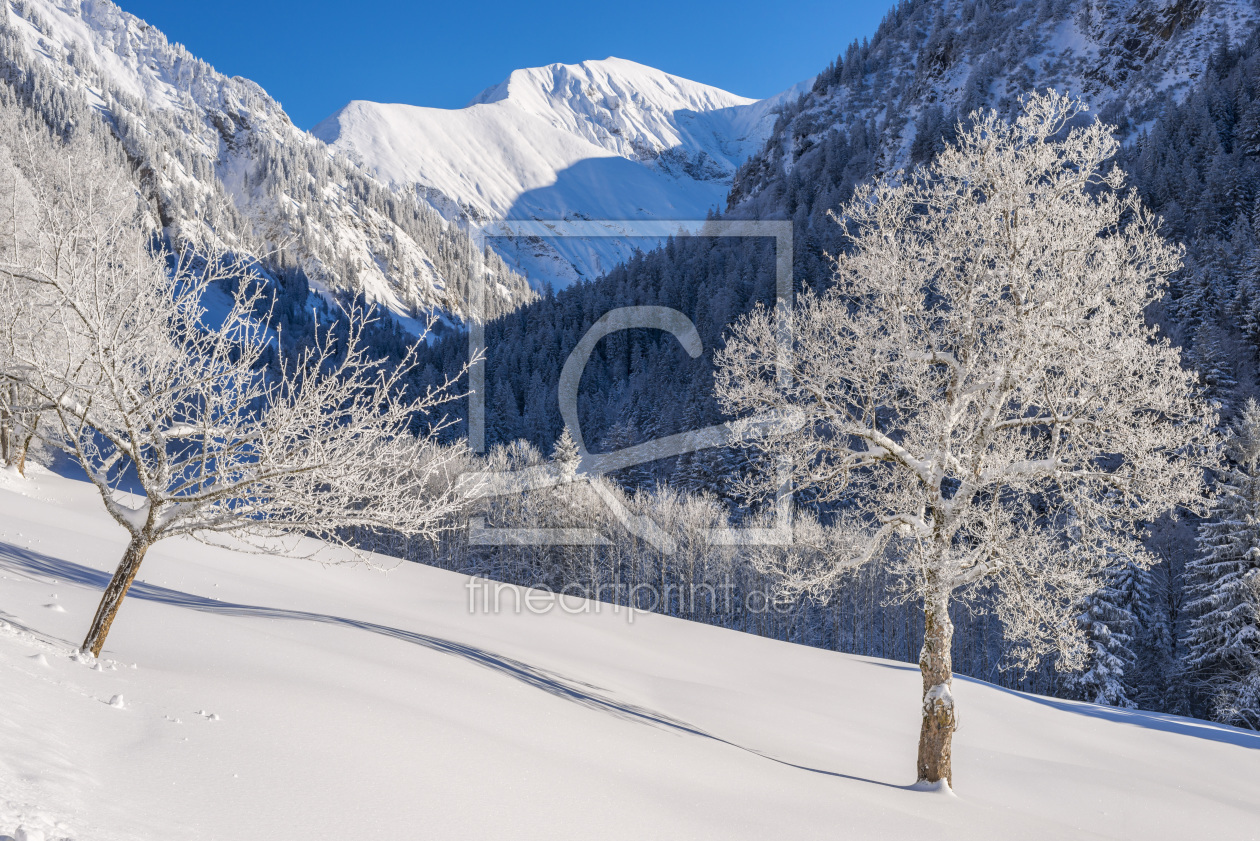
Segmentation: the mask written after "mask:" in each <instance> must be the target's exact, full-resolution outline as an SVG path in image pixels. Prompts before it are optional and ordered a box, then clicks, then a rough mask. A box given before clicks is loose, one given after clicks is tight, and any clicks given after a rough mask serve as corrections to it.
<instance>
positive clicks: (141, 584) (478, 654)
mask: <svg viewBox="0 0 1260 841" xmlns="http://www.w3.org/2000/svg"><path fill="white" fill-rule="evenodd" d="M0 567H2V568H5V569H8V570H10V571H13V572H18V573H26V574H28V575H38V576H46V577H49V578H55V579H57V580H58V581H59V582H67V583H70V584H78V585H81V586H83V587H88V588H91V589H94V590H103V589H104V588H105V585H106V584H108V583H109V579H110V574H109V573H106V572H102V571H100V570H96V569H92V568H90V567H86V566H83V565H82V564H76V563H74V562H72V561H67V560H63V559H61V558H54V557H52V556H50V555H45V554H43V553H41V552H35V551H32V550H31V549H23V548H21V547H18V546H13V545H11V544H7V543H2V542H0ZM127 597H128V598H130V599H141V600H143V601H149V602H157V603H160V604H166V605H172V606H175V607H183V608H187V609H189V610H196V611H200V612H202V613H212V614H217V615H220V616H239V617H248V618H258V619H284V620H290V621H299V622H317V623H320V624H327V625H338V626H342V627H346V628H353V629H356V630H360V631H367V632H369V633H373V634H379V635H381V636H386V637H392V638H393V639H397V640H401V641H402V642H406V643H411V644H413V645H419V646H421V647H423V648H427V649H429V650H431V651H437V652H440V653H443V654H450V655H452V656H455V657H459V658H462V659H464V660H466V661H468V662H470V663H473V664H475V665H478V666H481V667H483V668H486V669H490V670H491V671H493V672H497V673H498V674H501V675H503V676H505V677H509V678H512V679H514V680H517V681H520V682H521V683H524V684H525V685H527V686H530V687H533V688H534V689H538V690H541V691H543V692H546V693H548V694H549V695H553V696H555V697H557V698H561V699H563V700H565V701H569V702H571V703H574V704H577V705H578V706H581V707H585V708H586V709H589V710H594V711H596V712H602V713H607V714H610V715H614V716H616V717H617V718H620V719H623V720H626V721H634V722H638V723H640V724H647V725H649V726H652V727H657V728H660V729H663V730H667V731H672V732H675V733H680V734H684V735H688V736H696V737H699V738H702V739H708V740H711V741H714V742H719V743H721V744H724V745H728V746H730V747H733V748H736V749H738V750H741V751H744V752H746V753H751V754H753V755H754V756H757V757H760V758H762V759H766V760H769V761H770V762H774V763H777V764H779V765H786V766H788V767H790V768H797V769H799V770H802V771H809V772H811V773H814V774H824V775H826V776H830V777H840V778H842V779H846V780H853V781H855V782H861V783H870V784H872V785H878V786H884V787H886V788H895V789H906V790H911V789H913V788H914V787H913V786H900V785H895V784H893V783H887V782H883V781H880V780H872V779H867V778H865V777H858V776H854V775H852V774H842V773H840V772H838V771H826V770H823V769H820V768H811V767H809V766H807V765H800V764H797V763H795V762H788V761H786V760H783V759H777V758H775V757H773V756H769V755H767V754H764V753H762V752H761V751H759V750H756V749H755V748H750V747H745V746H744V745H740V744H737V743H735V742H731V741H728V740H727V739H723V738H722V737H720V736H715V735H713V734H712V733H708V732H705V731H704V730H702V729H700V728H699V727H696V726H694V725H692V724H688V723H687V722H685V721H681V720H679V719H676V718H673V717H671V716H668V715H665V714H664V713H660V712H657V711H655V710H652V709H649V708H647V707H642V706H639V705H637V704H631V703H627V702H624V701H618V700H616V699H614V698H611V697H608V696H606V695H604V694H602V693H601V692H600V691H598V690H599V689H600V687H596V686H593V685H591V684H584V683H581V682H580V681H575V680H572V679H570V678H566V677H564V676H563V675H560V674H558V673H556V672H553V671H550V670H547V669H541V668H538V667H537V666H531V665H530V664H528V663H525V662H522V661H520V660H516V659H513V658H511V657H506V656H504V655H501V654H495V653H494V652H492V651H487V650H486V649H484V648H479V647H477V646H473V645H468V644H466V643H461V642H454V641H452V640H446V639H442V638H440V637H435V636H432V635H429V634H422V633H420V632H418V631H408V630H404V629H402V628H393V627H390V626H388V625H380V624H377V623H375V622H367V621H364V620H361V619H348V618H345V617H342V616H332V615H329V614H326V613H311V612H308V611H304V610H289V609H286V608H277V607H264V606H261V605H248V604H238V603H235V602H225V601H219V600H217V599H211V598H207V597H205V596H198V595H194V594H192V593H185V592H183V591H181V590H173V589H171V588H169V587H162V586H159V585H156V584H149V583H147V582H145V581H142V580H137V581H136V582H135V583H134V584H133V585H132V586H131V590H130V591H129V592H128V594H127ZM28 630H29V629H28Z"/></svg>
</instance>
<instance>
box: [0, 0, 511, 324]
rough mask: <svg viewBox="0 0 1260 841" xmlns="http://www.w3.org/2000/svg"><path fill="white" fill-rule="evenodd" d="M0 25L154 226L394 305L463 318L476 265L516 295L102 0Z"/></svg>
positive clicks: (26, 81)
mask: <svg viewBox="0 0 1260 841" xmlns="http://www.w3.org/2000/svg"><path fill="white" fill-rule="evenodd" d="M0 30H2V32H0V46H2V47H3V59H4V63H5V64H6V65H7V66H8V70H7V72H6V77H5V78H6V79H7V80H8V81H10V83H12V84H14V85H15V86H17V87H18V88H19V89H24V90H27V91H33V93H31V94H28V96H29V97H30V98H32V99H34V101H35V104H36V107H37V109H40V110H42V111H43V112H44V116H45V118H46V119H49V121H50V122H54V123H56V122H63V121H64V122H70V123H73V122H75V121H77V120H79V119H83V118H91V117H92V116H95V115H92V114H91V112H90V111H89V110H88V109H89V108H91V109H93V110H94V111H95V112H96V115H99V116H103V117H104V118H105V119H106V121H107V123H108V124H109V125H110V127H111V130H112V131H113V132H114V134H115V135H116V137H117V138H118V140H119V142H121V143H122V144H123V146H124V147H125V148H126V150H127V153H128V154H129V156H130V157H131V158H132V159H133V160H135V161H137V163H138V164H139V165H140V170H141V174H142V175H143V176H146V177H148V182H147V188H148V190H149V191H150V192H151V196H150V198H151V201H152V202H153V204H154V205H155V206H156V208H155V211H156V215H157V216H159V217H160V220H161V224H162V225H163V226H165V227H167V228H169V229H171V230H173V231H175V232H179V233H192V232H195V231H197V230H198V229H201V228H203V227H206V226H209V227H212V228H213V229H214V231H215V233H216V234H217V235H219V236H221V237H223V238H225V239H228V240H229V241H231V240H233V239H236V240H238V241H243V242H244V243H245V244H246V245H247V246H249V247H251V248H255V249H256V250H257V251H259V252H262V253H274V254H275V255H276V258H277V261H279V262H280V263H283V264H285V265H293V264H297V265H299V266H301V267H302V268H303V269H305V270H306V272H307V274H308V275H309V276H310V277H311V279H312V280H313V281H315V282H316V284H317V285H322V286H324V287H326V288H331V289H339V290H341V289H346V290H351V291H354V292H363V293H365V294H366V295H367V296H368V297H370V298H373V299H376V300H379V301H382V302H384V303H386V304H387V305H388V306H390V307H391V308H392V309H393V310H395V311H396V312H398V313H400V314H404V315H416V314H418V313H419V312H420V311H426V310H432V309H435V308H436V309H439V310H442V311H444V312H447V313H453V314H456V315H460V314H462V313H463V309H464V306H465V304H464V302H465V300H466V292H467V287H468V283H469V278H470V277H471V276H472V275H474V274H476V273H480V274H488V275H489V277H490V278H491V280H492V282H497V283H498V284H499V285H500V286H501V287H502V288H503V289H505V290H507V292H508V296H507V297H508V300H507V301H506V302H505V307H506V308H507V309H511V308H513V307H514V306H516V305H518V304H519V303H520V302H521V301H523V300H527V299H528V298H529V297H530V293H529V291H528V288H527V286H526V285H525V283H524V281H523V279H522V278H520V277H517V276H515V275H513V274H512V273H511V272H509V271H507V270H506V268H505V267H504V266H502V264H501V263H499V262H498V261H494V260H492V261H490V265H488V266H486V265H483V264H484V262H485V261H483V260H482V259H481V256H480V255H479V254H478V252H477V249H476V248H475V246H474V244H473V243H472V242H471V240H470V239H469V238H468V236H467V235H466V234H465V232H463V231H461V230H458V229H457V228H455V227H454V226H452V225H449V224H447V223H445V222H444V221H443V220H442V219H441V217H440V216H438V215H437V214H436V213H434V212H432V210H431V208H429V207H428V206H427V205H424V204H423V203H422V202H418V201H403V200H400V198H399V197H398V196H396V195H394V194H392V193H391V192H390V191H389V190H388V189H387V188H385V187H384V186H383V185H381V184H379V183H377V182H375V181H374V180H373V179H372V178H371V177H370V176H368V174H367V173H365V172H363V171H361V170H360V169H359V168H358V167H356V166H354V165H352V164H351V163H350V162H348V161H345V160H342V159H338V158H337V157H336V156H335V155H334V154H333V153H332V152H331V151H330V150H329V149H328V148H327V147H326V146H325V145H324V144H323V143H321V142H320V141H318V140H317V139H315V138H313V137H311V136H310V135H308V134H307V133H305V132H303V131H301V130H300V129H298V128H296V127H295V126H294V125H293V124H292V122H291V121H290V120H289V118H288V116H287V115H286V114H285V113H284V110H283V109H282V108H281V107H280V104H279V103H278V102H276V101H275V100H274V99H272V98H271V97H270V96H268V95H267V93H266V92H265V91H264V90H263V89H262V88H261V87H259V86H258V85H257V84H255V83H254V82H251V81H249V80H247V79H242V78H240V77H232V78H228V77H227V76H224V75H222V74H220V73H218V72H217V71H215V70H214V68H212V67H211V66H210V65H208V64H206V63H205V62H203V61H201V60H199V59H197V58H196V57H194V56H193V55H191V54H190V53H189V52H188V51H187V50H186V49H185V48H184V47H182V46H181V45H179V44H172V43H170V42H169V41H167V39H166V37H165V36H164V35H163V34H162V33H161V32H159V31H158V30H157V29H155V28H154V27H152V26H149V25H148V24H146V23H145V22H144V21H142V20H140V19H139V18H136V17H134V16H133V15H130V14H128V13H126V12H124V11H122V10H121V9H120V8H119V7H118V6H116V5H115V4H113V3H112V2H109V0H18V2H13V3H6V4H5V7H4V10H3V13H2V14H0ZM492 300H495V301H497V300H498V298H497V297H496V298H493V299H492Z"/></svg>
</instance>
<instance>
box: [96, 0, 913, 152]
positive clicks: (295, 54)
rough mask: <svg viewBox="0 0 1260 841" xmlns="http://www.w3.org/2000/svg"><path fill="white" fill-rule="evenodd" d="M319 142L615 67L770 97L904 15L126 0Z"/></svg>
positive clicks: (840, 8) (831, 8)
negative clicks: (369, 112) (348, 116)
mask: <svg viewBox="0 0 1260 841" xmlns="http://www.w3.org/2000/svg"><path fill="white" fill-rule="evenodd" d="M117 2H119V4H120V5H121V6H122V7H123V9H125V10H126V11H128V12H131V13H132V14H135V15H138V16H140V17H142V18H144V19H145V20H147V21H148V22H149V23H152V24H154V25H155V26H157V27H158V28H159V29H161V30H162V31H164V32H165V33H166V35H167V37H169V38H170V39H171V40H172V41H179V42H182V43H183V44H184V45H185V46H187V47H188V48H189V49H190V50H191V51H192V52H193V53H194V54H195V55H197V56H199V57H200V58H203V59H205V60H206V61H208V62H210V63H211V64H213V65H214V66H215V68H217V69H218V70H220V71H221V72H224V73H227V74H228V75H232V76H245V77H247V78H250V79H253V80H254V81H256V82H258V83H259V84H261V85H262V86H263V87H264V88H266V89H267V92H268V93H270V94H271V95H272V96H274V97H276V98H277V99H279V100H280V102H281V103H283V105H284V107H285V110H287V111H288V112H289V116H290V117H292V118H293V121H294V122H295V123H297V125H299V126H301V127H303V128H310V127H311V126H312V125H314V124H315V123H317V122H319V121H320V120H322V119H323V118H324V117H326V116H328V115H329V114H331V113H332V112H333V111H335V110H336V109H338V108H340V107H341V106H342V105H344V104H345V103H346V102H348V101H350V100H351V99H370V100H375V101H378V102H406V103H410V104H413V105H434V106H439V107H443V108H458V107H460V106H462V105H465V104H466V103H467V102H468V100H470V99H471V98H472V97H473V96H474V95H476V94H477V93H478V92H479V91H481V90H483V89H484V88H487V87H489V86H490V85H493V84H495V83H497V82H500V81H502V80H503V79H504V78H506V77H507V75H508V73H510V72H511V71H512V70H514V69H516V68H518V67H532V66H536V65H540V64H551V63H553V62H565V63H573V62H577V61H582V60H584V59H591V58H607V57H608V56H610V55H615V56H617V57H619V58H627V59H632V60H634V61H639V62H642V63H644V64H649V65H652V66H654V67H659V68H661V69H662V70H665V71H667V72H669V73H674V74H676V75H679V76H683V77H686V78H689V79H695V80H696V81H699V82H706V83H708V84H711V85H717V86H718V87H721V88H725V89H727V90H729V91H732V92H733V93H737V94H741V95H744V96H755V97H764V96H769V95H771V94H774V93H777V92H779V91H781V90H783V89H785V88H787V87H789V86H790V85H792V84H794V83H796V82H798V81H800V80H801V79H805V78H808V77H810V76H812V75H814V74H815V73H817V72H818V71H819V70H821V69H822V68H823V67H825V66H826V65H827V63H828V62H829V61H831V60H832V59H833V58H835V56H836V55H837V54H839V53H840V52H841V51H842V50H843V49H844V47H845V46H847V45H848V44H849V42H850V41H852V40H853V39H854V38H861V37H864V36H866V37H869V36H870V35H872V34H873V33H874V32H875V27H876V26H878V24H879V21H880V19H881V18H882V17H883V15H884V13H885V12H886V11H887V10H888V8H889V7H891V6H892V2H891V0H872V2H845V0H831V2H815V0H780V2H766V0H758V2H747V1H746V0H730V1H729V2H722V3H718V2H686V0H682V2H679V0H673V2H661V0H635V1H634V2H630V3H616V4H613V3H607V2H600V0H585V2H573V1H572V0H544V2H499V0H484V1H483V2H468V0H447V2H440V3H431V2H396V0H377V2H372V0H359V2H349V0H341V2H332V0H117Z"/></svg>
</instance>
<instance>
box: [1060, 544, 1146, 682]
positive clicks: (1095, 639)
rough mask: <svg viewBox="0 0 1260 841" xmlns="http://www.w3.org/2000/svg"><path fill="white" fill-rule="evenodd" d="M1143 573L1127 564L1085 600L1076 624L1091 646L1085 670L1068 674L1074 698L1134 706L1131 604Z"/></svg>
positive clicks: (1105, 577)
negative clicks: (1132, 697) (1131, 685)
mask: <svg viewBox="0 0 1260 841" xmlns="http://www.w3.org/2000/svg"><path fill="white" fill-rule="evenodd" d="M1140 572H1141V570H1140V569H1139V568H1137V567H1136V566H1134V565H1133V564H1128V563H1124V564H1121V565H1119V566H1117V567H1116V568H1114V569H1112V570H1109V571H1108V572H1107V573H1106V574H1105V576H1104V578H1103V585H1102V586H1101V587H1099V588H1098V589H1097V590H1095V591H1094V592H1093V593H1091V594H1090V595H1089V596H1087V597H1086V599H1085V604H1084V609H1083V610H1082V611H1081V614H1080V616H1079V617H1078V618H1077V621H1078V622H1079V623H1080V625H1081V630H1082V632H1083V634H1084V636H1085V642H1086V645H1087V646H1088V649H1089V651H1088V654H1087V655H1086V658H1087V659H1086V662H1085V668H1084V670H1082V671H1081V672H1079V673H1074V674H1070V675H1068V677H1067V678H1066V679H1065V680H1064V687H1065V688H1066V689H1067V690H1068V692H1070V693H1071V694H1072V695H1073V696H1075V697H1077V698H1080V699H1081V700H1083V701H1090V702H1092V703H1095V704H1106V705H1107V706H1111V707H1134V706H1136V704H1134V702H1133V701H1132V700H1131V699H1130V697H1129V695H1130V691H1131V690H1130V689H1129V685H1128V681H1129V679H1130V676H1131V673H1132V671H1133V669H1134V666H1135V665H1136V661H1137V658H1136V656H1135V655H1134V653H1133V635H1134V629H1135V617H1134V615H1133V611H1132V610H1131V609H1130V606H1129V605H1130V603H1131V601H1132V598H1133V595H1134V589H1135V586H1136V584H1137V576H1138V575H1139V574H1140Z"/></svg>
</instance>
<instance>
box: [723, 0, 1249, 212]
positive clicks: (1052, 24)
mask: <svg viewBox="0 0 1260 841" xmlns="http://www.w3.org/2000/svg"><path fill="white" fill-rule="evenodd" d="M1257 22H1260V3H1257V2H1256V0H1107V2H1095V0H1091V2H1045V0H995V2H990V3H975V2H971V0H912V2H907V3H902V4H898V5H897V6H896V7H895V8H894V9H892V10H891V11H890V12H889V13H888V15H887V16H886V17H885V18H884V20H883V22H882V23H881V25H880V27H879V30H878V31H877V32H876V33H875V35H874V36H873V37H872V38H871V39H870V40H869V41H867V40H865V39H864V40H863V41H862V43H860V44H859V43H857V42H854V43H853V44H852V45H850V47H849V48H848V50H847V51H846V52H845V53H844V55H843V56H842V57H841V58H840V59H839V60H838V61H837V62H835V63H834V64H833V66H832V67H830V68H828V69H827V70H826V71H824V72H823V73H821V74H819V76H818V77H817V79H816V80H815V84H814V86H813V89H812V90H811V91H810V92H809V93H808V94H807V95H806V96H805V98H804V99H803V100H801V101H800V102H799V103H793V105H792V107H791V109H790V113H789V114H787V115H785V116H786V119H784V120H782V121H781V122H780V124H779V126H778V127H777V128H776V129H775V131H774V133H773V135H772V136H771V137H770V139H769V140H768V142H767V143H766V145H765V147H764V148H763V149H762V150H761V151H760V152H758V153H757V154H755V155H754V156H753V157H752V158H751V159H749V160H748V161H747V163H746V164H745V165H744V166H743V167H742V168H741V170H740V172H739V173H738V174H737V176H736V178H735V182H734V185H733V189H732V192H731V196H730V209H732V210H740V211H742V212H741V214H740V215H751V216H765V215H767V214H780V215H782V214H783V212H784V210H785V209H786V210H787V212H788V213H789V214H791V213H793V212H798V211H799V202H798V201H797V200H798V199H804V200H805V201H806V202H807V203H808V202H812V201H813V200H814V198H813V197H814V196H818V197H820V198H821V200H823V201H833V200H834V199H833V196H831V195H830V194H829V191H830V190H831V189H832V188H833V187H834V182H836V181H838V180H844V179H845V178H851V177H853V176H857V177H858V178H859V179H860V178H863V177H869V176H871V175H875V174H880V173H886V172H891V171H894V170H896V169H899V168H901V167H904V166H906V165H907V164H916V163H920V162H922V161H923V160H925V159H926V158H928V157H930V156H931V155H932V154H934V152H935V151H936V150H938V149H939V148H940V147H941V139H940V138H941V135H942V133H944V132H947V131H949V130H950V129H951V128H952V126H953V125H954V124H955V122H956V121H957V120H959V119H964V118H966V116H967V115H968V114H969V113H970V112H971V111H973V110H975V109H978V108H997V109H998V110H999V111H1000V112H1003V113H1006V114H1009V113H1012V112H1013V110H1014V108H1015V106H1016V102H1017V100H1018V98H1019V97H1020V96H1021V95H1023V94H1025V93H1027V92H1028V91H1031V90H1044V89H1045V88H1048V87H1050V88H1055V89H1056V90H1059V91H1060V92H1065V93H1070V94H1072V95H1074V96H1078V97H1080V98H1081V99H1082V100H1083V101H1084V102H1086V103H1087V104H1088V105H1089V106H1090V108H1091V109H1092V110H1093V112H1094V113H1095V114H1097V115H1098V117H1099V118H1100V119H1102V120H1104V121H1106V122H1109V123H1112V124H1114V125H1116V126H1117V127H1118V129H1119V131H1120V133H1121V135H1122V137H1124V138H1126V139H1131V138H1133V137H1135V136H1136V135H1137V133H1138V131H1139V130H1140V129H1142V128H1144V127H1149V126H1150V125H1151V123H1152V122H1153V121H1154V119H1155V118H1156V117H1157V116H1158V115H1159V113H1160V110H1161V108H1162V107H1163V106H1164V104H1165V103H1167V102H1169V101H1175V100H1178V99H1179V98H1180V97H1181V96H1183V95H1184V94H1185V93H1186V91H1187V90H1188V89H1189V87H1190V85H1191V84H1192V83H1193V82H1194V80H1195V79H1196V78H1198V76H1199V74H1200V72H1201V71H1202V68H1203V67H1205V66H1206V64H1207V62H1208V61H1209V60H1210V59H1211V56H1212V54H1213V53H1214V52H1215V51H1217V50H1219V49H1222V48H1223V47H1224V46H1227V45H1230V44H1233V45H1237V44H1238V43H1240V42H1241V41H1243V40H1245V38H1246V37H1247V36H1248V35H1249V34H1250V33H1251V31H1252V30H1253V29H1254V27H1255V26H1256V24H1257ZM840 139H843V140H844V141H845V142H847V143H848V144H849V146H848V148H845V147H843V146H842V145H841V144H840V143H839V142H838V141H839V140H840ZM823 157H827V158H828V161H827V162H825V163H823V162H822V160H821V159H822V158H823ZM811 158H812V161H811V160H810V159H811ZM846 158H847V160H846ZM802 162H803V163H804V164H805V167H804V170H803V172H802V173H795V174H793V171H794V170H795V169H796V168H797V166H798V164H800V163H802ZM811 164H813V165H811ZM846 169H848V170H849V171H848V172H846ZM820 173H825V174H824V175H823V176H822V178H819V174H820ZM790 178H791V179H795V181H796V184H795V185H793V184H791V183H789V179H790ZM820 181H821V182H822V183H818V182H820ZM785 197H786V200H785ZM844 197H847V196H844ZM784 204H789V205H792V206H797V211H794V210H793V209H792V208H790V207H789V208H784V207H783V205H784ZM834 206H835V205H834V204H829V205H828V207H834Z"/></svg>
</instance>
